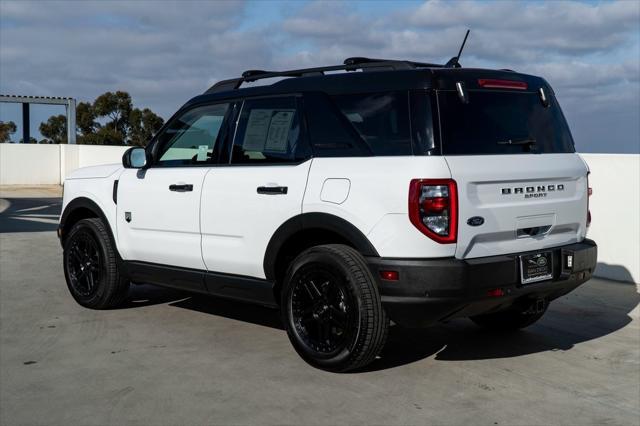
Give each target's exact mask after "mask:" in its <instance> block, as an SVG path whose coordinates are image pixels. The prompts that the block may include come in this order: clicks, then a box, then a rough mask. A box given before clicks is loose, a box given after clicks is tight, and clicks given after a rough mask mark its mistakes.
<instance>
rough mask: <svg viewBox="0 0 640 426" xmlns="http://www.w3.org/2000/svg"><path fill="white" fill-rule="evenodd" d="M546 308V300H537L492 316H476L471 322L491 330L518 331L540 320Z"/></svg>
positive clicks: (547, 304) (547, 305)
mask: <svg viewBox="0 0 640 426" xmlns="http://www.w3.org/2000/svg"><path fill="white" fill-rule="evenodd" d="M548 307H549V303H548V302H547V301H546V300H538V301H536V302H533V303H531V304H529V305H528V306H526V307H522V306H515V307H512V308H510V309H507V310H504V311H500V312H495V313H492V314H485V315H477V316H475V317H471V320H472V321H473V322H475V323H476V324H478V325H479V326H481V327H485V328H489V329H493V330H501V331H513V330H519V329H521V328H525V327H529V326H530V325H531V324H533V323H535V322H536V321H538V320H539V319H540V318H542V316H543V315H544V314H545V312H547V308H548Z"/></svg>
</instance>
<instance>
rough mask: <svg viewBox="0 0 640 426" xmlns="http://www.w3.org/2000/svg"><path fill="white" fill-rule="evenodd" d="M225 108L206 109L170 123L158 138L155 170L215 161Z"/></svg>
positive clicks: (190, 113) (194, 111) (227, 108)
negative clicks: (156, 167)
mask: <svg viewBox="0 0 640 426" xmlns="http://www.w3.org/2000/svg"><path fill="white" fill-rule="evenodd" d="M228 110H229V104H226V103H225V104H216V105H206V106H202V107H198V108H194V109H192V110H189V111H187V112H185V113H184V114H182V115H181V116H179V117H178V118H176V119H174V120H172V121H171V123H170V124H169V126H167V127H166V128H165V130H164V132H163V133H162V134H160V135H159V136H158V144H159V151H158V155H157V158H158V161H157V162H156V164H157V165H159V166H185V165H193V164H205V163H209V162H212V161H216V160H217V159H216V158H215V156H216V149H215V148H216V144H217V143H218V144H219V143H220V141H219V139H220V137H221V136H222V134H223V133H224V132H223V131H221V130H222V123H223V122H224V118H225V115H226V114H227V111H228Z"/></svg>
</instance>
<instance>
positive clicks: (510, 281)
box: [367, 239, 597, 327]
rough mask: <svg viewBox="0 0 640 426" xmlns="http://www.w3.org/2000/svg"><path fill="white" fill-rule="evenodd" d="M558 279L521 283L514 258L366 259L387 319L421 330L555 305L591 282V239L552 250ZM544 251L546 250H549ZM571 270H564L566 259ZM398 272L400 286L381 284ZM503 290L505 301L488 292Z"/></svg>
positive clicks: (593, 257) (593, 252)
mask: <svg viewBox="0 0 640 426" xmlns="http://www.w3.org/2000/svg"><path fill="white" fill-rule="evenodd" d="M546 250H551V251H552V252H553V257H554V265H556V267H555V268H554V275H553V278H552V279H550V280H547V281H541V282H537V283H532V284H526V285H522V284H520V262H519V256H520V255H522V254H527V253H530V252H523V253H513V254H509V255H504V256H491V257H483V258H476V259H467V260H460V259H455V258H446V259H389V258H367V261H368V265H369V269H370V270H371V272H372V273H373V275H374V277H376V279H377V281H378V285H379V289H380V294H381V297H382V304H383V306H384V308H385V310H386V311H387V314H388V315H389V317H390V318H391V319H392V320H393V321H394V322H396V323H398V324H401V325H404V326H408V327H422V326H426V325H428V324H430V323H433V322H435V321H439V320H445V319H450V318H457V317H468V316H473V315H478V314H482V313H488V312H495V311H499V310H502V309H506V308H509V307H510V306H513V305H514V304H520V303H522V304H525V303H527V302H530V301H533V300H536V299H540V298H545V299H547V300H549V301H550V300H553V299H555V298H557V297H560V296H562V295H564V294H566V293H569V292H570V291H571V290H573V289H575V288H576V287H578V286H579V285H580V284H582V283H584V282H586V281H587V280H589V279H590V278H591V276H592V274H593V271H594V269H595V267H596V263H597V246H596V243H595V242H593V241H592V240H587V239H585V240H584V241H582V242H580V243H575V244H569V245H565V246H561V247H554V248H550V249H546ZM546 250H545V251H546ZM569 254H571V255H573V267H572V268H570V269H569V268H566V262H565V259H566V256H567V255H569ZM389 270H391V271H397V272H398V273H399V279H398V280H397V281H387V280H383V279H382V278H381V276H380V271H389ZM494 289H501V290H502V293H503V295H502V296H490V295H489V294H488V292H489V291H490V290H494Z"/></svg>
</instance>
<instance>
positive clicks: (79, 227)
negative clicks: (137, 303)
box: [63, 218, 129, 309]
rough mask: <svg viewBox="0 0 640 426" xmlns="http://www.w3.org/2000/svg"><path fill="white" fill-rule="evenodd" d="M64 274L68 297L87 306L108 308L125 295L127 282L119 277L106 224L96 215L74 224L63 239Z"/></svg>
mask: <svg viewBox="0 0 640 426" xmlns="http://www.w3.org/2000/svg"><path fill="white" fill-rule="evenodd" d="M63 264H64V276H65V279H66V281H67V287H68V288H69V292H70V293H71V296H73V298H74V299H75V300H76V302H78V303H79V304H80V305H82V306H84V307H86V308H91V309H109V308H115V307H117V306H118V305H120V304H121V303H122V302H124V300H125V299H126V297H127V293H128V290H129V281H128V280H127V279H125V278H123V277H122V276H121V275H120V273H119V271H118V265H117V261H116V251H115V246H114V244H113V241H112V240H111V236H110V234H109V232H108V230H107V227H106V225H105V224H104V222H102V220H100V219H98V218H91V219H82V220H80V221H78V223H76V224H75V225H74V226H73V228H71V231H70V232H69V235H68V236H67V238H66V239H65V241H64V254H63Z"/></svg>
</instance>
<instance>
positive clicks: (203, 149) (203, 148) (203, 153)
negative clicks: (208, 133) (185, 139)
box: [196, 145, 209, 161]
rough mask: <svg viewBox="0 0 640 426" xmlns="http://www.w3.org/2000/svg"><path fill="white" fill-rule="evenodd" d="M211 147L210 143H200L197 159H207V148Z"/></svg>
mask: <svg viewBox="0 0 640 426" xmlns="http://www.w3.org/2000/svg"><path fill="white" fill-rule="evenodd" d="M208 149H209V145H199V146H198V156H197V157H196V160H197V161H207V150H208Z"/></svg>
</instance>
